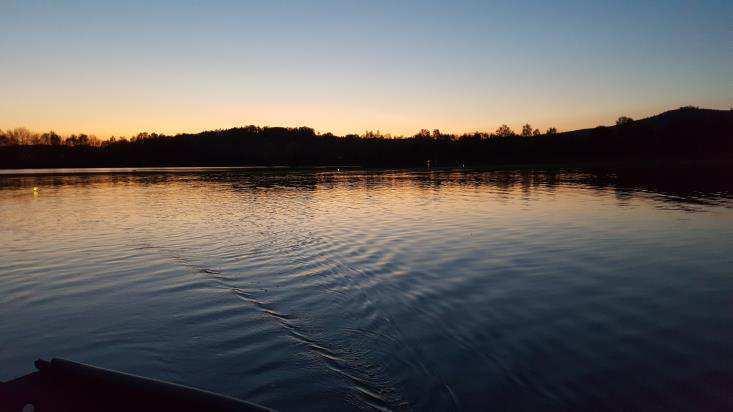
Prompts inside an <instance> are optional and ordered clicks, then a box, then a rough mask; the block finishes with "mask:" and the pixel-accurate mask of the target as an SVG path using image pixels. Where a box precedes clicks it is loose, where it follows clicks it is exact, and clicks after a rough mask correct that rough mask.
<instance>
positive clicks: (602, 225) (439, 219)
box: [0, 169, 733, 410]
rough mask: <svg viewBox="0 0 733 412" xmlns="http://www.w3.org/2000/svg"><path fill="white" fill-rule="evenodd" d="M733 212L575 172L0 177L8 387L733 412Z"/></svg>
mask: <svg viewBox="0 0 733 412" xmlns="http://www.w3.org/2000/svg"><path fill="white" fill-rule="evenodd" d="M6 173H7V172H6ZM699 186H700V187H703V186H705V185H703V184H702V183H701V184H700V185H699ZM34 187H36V190H34V189H33V188H34ZM730 197H731V193H730V192H729V191H728V190H727V189H725V187H724V186H723V187H722V188H721V187H719V186H714V187H713V188H706V189H705V190H690V189H689V188H687V189H680V190H676V189H675V184H674V182H670V181H668V180H666V181H665V180H664V179H660V180H658V181H656V182H655V183H653V184H645V183H644V182H643V181H642V182H634V183H633V184H627V183H624V182H623V181H621V179H619V178H618V177H616V176H615V175H605V176H600V177H599V176H595V175H591V174H587V173H572V172H565V173H558V172H552V173H550V172H532V171H499V172H363V171H349V172H344V171H340V172H339V171H336V170H321V171H286V170H242V169H239V170H221V169H218V170H217V169H199V170H186V169H174V170H171V169H167V170H166V169H164V170H158V171H152V170H148V171H143V172H140V171H138V172H135V173H129V171H128V172H120V171H117V172H114V173H109V172H108V173H84V174H78V173H77V174H68V173H67V174H45V175H37V174H36V175H29V174H25V175H13V174H4V175H0V380H6V379H9V378H12V377H16V376H19V375H21V374H25V373H27V372H30V371H31V370H32V362H33V360H34V359H36V358H37V357H66V358H69V359H73V360H78V361H82V362H89V363H93V364H95V365H99V366H103V367H108V368H113V369H118V370H123V371H127V372H131V373H136V374H142V375H145V376H149V377H155V378H161V379H165V380H170V381H175V382H179V383H183V384H187V385H193V386H197V387H202V388H205V389H210V390H214V391H217V392H223V393H226V394H229V395H234V396H237V397H241V398H243V399H247V400H250V401H254V402H258V403H261V404H264V405H266V406H270V407H274V408H279V409H284V410H296V409H297V410H332V409H357V408H363V409H371V408H377V409H437V410H445V409H514V410H521V409H524V410H536V409H540V408H542V409H572V408H579V409H585V408H588V409H601V408H609V409H619V408H637V409H640V410H650V409H658V410H668V409H670V408H672V409H696V408H697V409H700V408H703V409H708V408H725V407H731V406H733V399H732V398H731V396H732V395H731V393H732V392H733V385H732V383H733V209H732V208H731V206H732V205H733V202H731V201H730Z"/></svg>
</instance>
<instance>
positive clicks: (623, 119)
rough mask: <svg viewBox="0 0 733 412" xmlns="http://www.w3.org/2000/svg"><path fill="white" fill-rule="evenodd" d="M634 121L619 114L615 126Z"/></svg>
mask: <svg viewBox="0 0 733 412" xmlns="http://www.w3.org/2000/svg"><path fill="white" fill-rule="evenodd" d="M633 122H634V119H632V118H630V117H626V116H621V117H619V118H618V120H616V126H626V125H629V124H631V123H633Z"/></svg>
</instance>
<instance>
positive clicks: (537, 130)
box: [532, 129, 542, 136]
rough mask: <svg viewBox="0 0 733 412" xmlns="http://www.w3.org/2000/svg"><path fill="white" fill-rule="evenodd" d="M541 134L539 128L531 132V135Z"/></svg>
mask: <svg viewBox="0 0 733 412" xmlns="http://www.w3.org/2000/svg"><path fill="white" fill-rule="evenodd" d="M541 134H542V132H540V129H534V131H533V132H532V136H539V135H541Z"/></svg>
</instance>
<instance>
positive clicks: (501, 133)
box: [494, 124, 516, 137]
mask: <svg viewBox="0 0 733 412" xmlns="http://www.w3.org/2000/svg"><path fill="white" fill-rule="evenodd" d="M494 134H495V135H497V136H498V137H510V136H516V134H515V133H514V130H512V129H511V128H510V127H509V126H507V125H505V124H503V125H501V126H499V128H498V129H496V132H494Z"/></svg>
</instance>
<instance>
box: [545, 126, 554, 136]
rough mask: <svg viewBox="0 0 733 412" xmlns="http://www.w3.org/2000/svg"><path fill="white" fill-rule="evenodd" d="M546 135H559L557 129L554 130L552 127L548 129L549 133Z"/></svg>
mask: <svg viewBox="0 0 733 412" xmlns="http://www.w3.org/2000/svg"><path fill="white" fill-rule="evenodd" d="M545 134H546V135H554V134H557V129H556V128H554V127H550V128H549V129H547V131H546V132H545Z"/></svg>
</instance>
